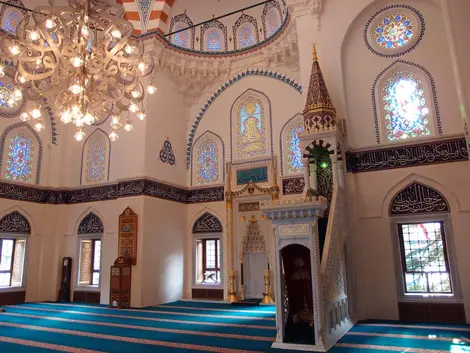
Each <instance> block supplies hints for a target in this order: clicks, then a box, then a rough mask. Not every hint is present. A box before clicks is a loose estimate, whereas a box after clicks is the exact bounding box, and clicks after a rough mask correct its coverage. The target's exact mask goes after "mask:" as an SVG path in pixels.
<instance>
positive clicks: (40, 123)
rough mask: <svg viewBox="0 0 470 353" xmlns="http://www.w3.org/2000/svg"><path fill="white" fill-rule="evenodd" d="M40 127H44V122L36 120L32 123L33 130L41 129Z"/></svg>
mask: <svg viewBox="0 0 470 353" xmlns="http://www.w3.org/2000/svg"><path fill="white" fill-rule="evenodd" d="M42 129H44V124H43V123H42V121H41V120H38V121H37V123H36V124H34V130H36V131H38V132H39V131H41V130H42Z"/></svg>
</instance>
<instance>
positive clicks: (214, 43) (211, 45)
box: [207, 29, 221, 51]
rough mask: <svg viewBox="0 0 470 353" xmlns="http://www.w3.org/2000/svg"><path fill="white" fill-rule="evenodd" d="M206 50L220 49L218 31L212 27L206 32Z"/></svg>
mask: <svg viewBox="0 0 470 353" xmlns="http://www.w3.org/2000/svg"><path fill="white" fill-rule="evenodd" d="M207 50H215V51H217V50H221V35H220V31H218V30H216V29H212V30H210V31H209V33H208V34H207Z"/></svg>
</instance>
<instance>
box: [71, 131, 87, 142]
mask: <svg viewBox="0 0 470 353" xmlns="http://www.w3.org/2000/svg"><path fill="white" fill-rule="evenodd" d="M73 137H75V140H77V141H81V140H83V138H84V137H85V133H84V132H83V130H82V129H78V131H77V132H76V133H75V135H74V136H73Z"/></svg>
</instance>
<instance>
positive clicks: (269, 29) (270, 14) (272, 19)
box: [261, 1, 282, 39]
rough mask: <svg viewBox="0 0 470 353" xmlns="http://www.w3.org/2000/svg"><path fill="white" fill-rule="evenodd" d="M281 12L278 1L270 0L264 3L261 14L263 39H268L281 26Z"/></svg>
mask: <svg viewBox="0 0 470 353" xmlns="http://www.w3.org/2000/svg"><path fill="white" fill-rule="evenodd" d="M281 13H282V12H281V6H280V5H279V2H278V1H271V2H268V3H267V4H266V5H264V8H263V13H262V14H261V21H262V23H263V32H264V39H268V38H269V37H271V36H272V35H274V34H275V33H276V32H277V31H278V30H279V28H281V24H282V15H281Z"/></svg>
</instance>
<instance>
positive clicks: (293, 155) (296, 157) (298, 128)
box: [287, 119, 304, 174]
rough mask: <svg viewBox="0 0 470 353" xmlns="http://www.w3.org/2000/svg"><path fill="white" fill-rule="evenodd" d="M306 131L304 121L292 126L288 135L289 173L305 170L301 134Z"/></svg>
mask: <svg viewBox="0 0 470 353" xmlns="http://www.w3.org/2000/svg"><path fill="white" fill-rule="evenodd" d="M302 131H304V123H303V120H301V119H299V121H298V122H297V123H296V124H295V125H294V126H292V127H291V128H290V129H289V130H288V133H287V136H288V137H287V138H288V151H287V153H288V155H287V173H288V174H292V173H298V172H301V171H302V170H303V168H304V164H303V162H302V152H301V150H300V146H299V143H300V139H299V133H300V132H302Z"/></svg>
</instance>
